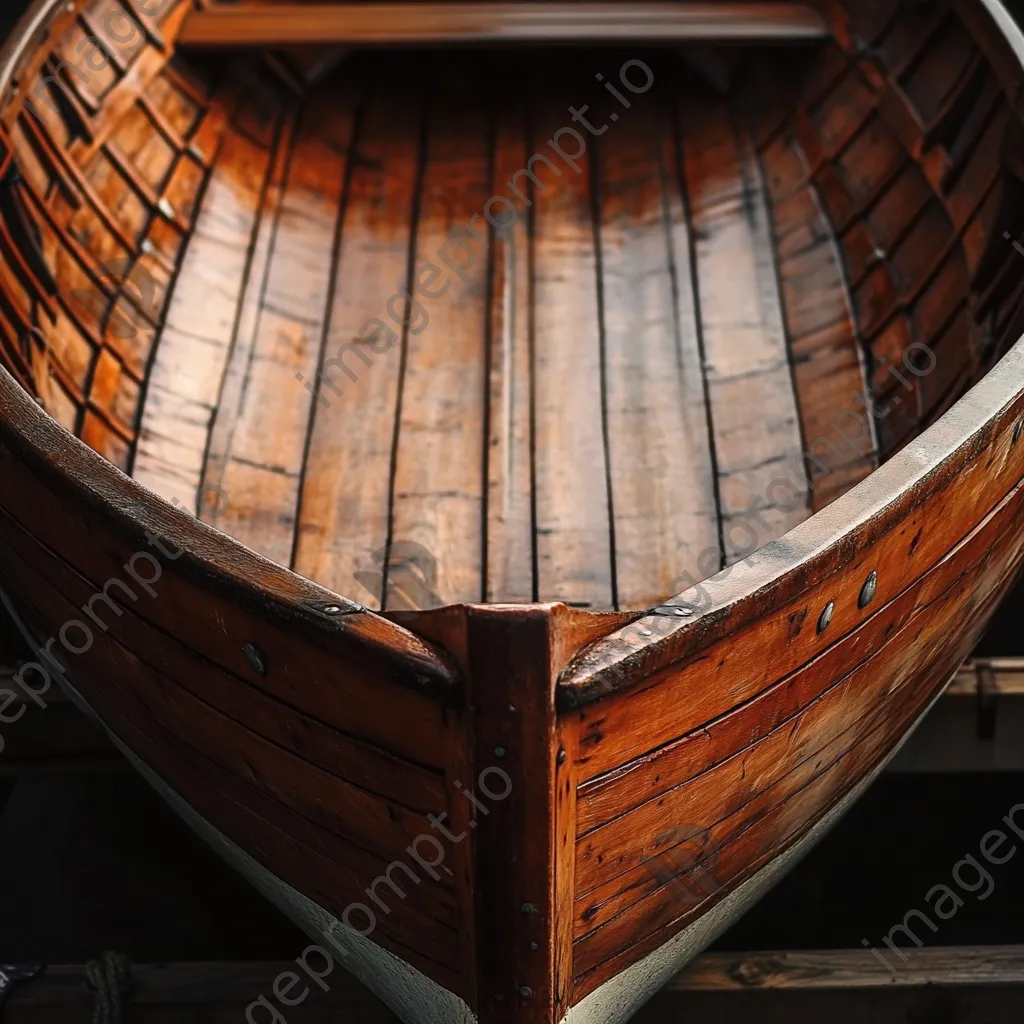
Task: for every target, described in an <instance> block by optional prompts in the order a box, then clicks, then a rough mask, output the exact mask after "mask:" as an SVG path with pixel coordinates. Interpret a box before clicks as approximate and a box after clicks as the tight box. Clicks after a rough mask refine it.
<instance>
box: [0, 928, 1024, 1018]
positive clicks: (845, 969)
mask: <svg viewBox="0 0 1024 1024" xmlns="http://www.w3.org/2000/svg"><path fill="white" fill-rule="evenodd" d="M309 963H310V967H311V969H314V970H315V971H317V972H322V973H323V975H324V977H323V981H324V983H325V984H326V985H327V986H328V989H329V991H327V992H323V991H321V989H320V988H319V987H317V985H316V983H315V980H314V979H313V978H312V977H310V978H308V979H307V977H306V975H305V974H304V973H302V967H301V965H299V967H298V971H299V977H300V978H301V979H302V982H303V983H305V984H308V985H309V988H310V990H311V993H310V997H309V998H307V999H305V1000H304V1001H303V1002H302V1003H301V1004H299V1005H297V1006H294V1007H288V1012H287V1016H288V1021H289V1024H291V1022H294V1024H328V1022H329V1021H334V1020H336V1019H338V1016H339V1015H341V1016H343V1017H344V1018H345V1019H352V1020H358V1021H359V1022H360V1024H394V1022H395V1021H396V1020H397V1018H396V1017H394V1016H393V1015H392V1014H391V1013H390V1012H389V1011H388V1010H387V1008H386V1007H385V1006H384V1005H383V1003H381V1002H380V1001H379V1000H378V999H377V998H376V997H375V996H373V995H372V994H371V993H370V992H369V991H367V990H366V989H365V988H364V987H363V986H362V985H360V984H359V983H358V982H357V981H356V980H355V979H354V978H353V977H352V976H351V975H350V974H348V973H347V972H346V971H344V970H343V969H341V968H340V967H339V965H338V964H337V963H335V964H334V966H333V967H332V968H331V970H330V972H328V971H327V970H326V967H324V966H323V965H321V963H320V961H319V960H318V959H314V958H311V959H310V961H309ZM295 971H296V963H295V961H294V960H286V961H245V962H229V961H220V962H216V961H212V962H203V963H187V962H175V963H166V964H133V965H132V990H131V993H130V995H129V997H128V1001H127V1006H128V1008H129V1011H128V1012H130V1013H131V1015H132V1019H133V1020H138V1021H139V1022H140V1024H150V1022H153V1024H157V1022H164V1021H167V1020H170V1019H177V1017H173V1018H172V1016H170V1015H172V1014H180V1013H188V1015H189V1020H190V1021H194V1022H195V1024H228V1022H229V1021H232V1020H237V1018H238V1008H239V1007H240V1006H241V1007H243V1008H245V1007H247V1006H248V1005H250V1004H251V1003H252V1002H253V1000H254V999H256V998H258V996H259V994H260V993H265V994H267V998H268V1000H273V999H274V997H273V996H272V995H270V993H271V991H272V985H273V981H274V979H275V978H277V977H278V976H280V975H284V974H285V973H286V972H295ZM85 979H86V968H85V965H84V964H55V965H50V966H48V967H47V968H46V971H45V972H44V973H42V974H40V975H39V976H38V977H37V978H36V979H34V980H33V981H31V982H29V983H27V984H24V985H21V986H18V987H16V988H15V989H14V990H13V992H12V994H11V995H10V996H9V999H8V1002H7V1004H6V1005H5V1020H7V1021H9V1022H10V1024H43V1022H46V1024H80V1022H81V1021H82V1020H84V1019H85V1018H86V1017H87V1016H88V1014H89V1013H90V1012H91V1010H92V1009H93V1006H94V999H95V997H94V996H93V994H92V993H91V992H90V991H89V989H88V986H87V985H86V983H85ZM1021 988H1024V946H1014V945H1006V946H947V947H944V946H934V947H929V946H926V947H924V948H922V949H917V950H914V952H913V956H911V957H910V958H909V960H908V962H907V963H906V964H902V963H901V964H900V966H899V970H898V971H897V972H896V974H895V975H893V974H891V973H890V972H889V971H887V970H886V969H885V967H884V966H883V965H882V964H880V963H879V962H878V960H877V959H875V957H873V956H872V954H871V952H870V951H869V950H865V949H835V950H763V951H749V952H737V953H704V954H703V955H702V956H700V957H699V958H698V959H697V960H696V961H694V963H693V964H692V965H691V966H689V967H687V968H686V969H685V970H684V971H682V972H680V973H679V974H678V975H676V977H675V978H673V979H672V981H670V982H669V983H668V985H666V986H665V988H664V989H662V991H661V992H660V993H659V994H658V995H657V996H655V998H654V999H653V1000H652V1001H651V1003H650V1004H649V1005H648V1006H647V1007H646V1008H645V1009H643V1010H641V1011H640V1013H639V1014H638V1016H637V1017H636V1018H635V1024H668V1022H670V1021H675V1020H677V1019H678V1016H679V1014H680V1013H682V1012H685V1014H686V1020H687V1021H690V1022H695V1024H721V1022H722V1021H726V1022H730V1024H731V1022H732V1021H734V1020H735V1021H742V1020H750V1019H756V1020H758V1021H766V1022H768V1024H780V1022H789V1021H792V1020H805V1019H806V1020H811V1019H813V1020H824V1019H828V1020H836V1021H839V1022H840V1024H853V1022H857V1024H860V1022H863V1021H864V1020H867V1019H871V1020H872V1021H881V1022H882V1024H903V1022H904V1021H906V1020H907V1019H908V1016H907V1014H908V1010H909V1011H910V1012H913V1008H914V1007H915V1006H923V1005H925V1004H922V1003H921V1001H920V1000H921V997H922V996H924V995H926V994H930V995H931V1001H930V1003H928V1004H927V1005H929V1006H931V1008H932V1011H933V1012H936V1007H938V1006H945V1005H947V1004H950V1001H954V1000H955V1002H956V1005H957V1007H959V1011H958V1012H960V1013H961V1015H962V1019H964V1020H965V1021H967V1022H970V1024H974V1022H975V1021H981V1020H990V1021H992V1020H1000V1021H1001V1020H1013V1019H1014V1017H1013V1016H1012V1014H1013V1012H1014V1011H1015V1010H1016V1008H1017V1006H1018V1001H1019V999H1020V990H1021ZM301 991H302V985H298V986H297V987H296V992H301ZM260 1012H261V1011H259V1010H257V1011H254V1014H256V1015H258V1014H259V1013H260ZM964 1014H966V1016H964Z"/></svg>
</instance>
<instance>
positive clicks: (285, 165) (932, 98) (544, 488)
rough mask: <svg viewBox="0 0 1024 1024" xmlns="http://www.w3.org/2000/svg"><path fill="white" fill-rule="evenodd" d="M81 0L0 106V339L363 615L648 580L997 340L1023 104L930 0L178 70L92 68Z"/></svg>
mask: <svg viewBox="0 0 1024 1024" xmlns="http://www.w3.org/2000/svg"><path fill="white" fill-rule="evenodd" d="M103 4H104V0H98V2H97V3H96V4H92V5H86V6H85V8H84V11H83V14H82V16H81V18H79V19H77V21H76V23H75V24H74V25H73V26H72V27H71V28H70V29H69V30H68V32H67V34H66V36H65V37H64V38H63V39H62V40H61V41H60V42H59V44H58V45H57V46H56V47H55V54H54V57H53V61H56V60H57V58H63V60H64V61H65V62H66V63H65V64H64V65H63V66H62V68H61V70H60V71H59V72H58V73H56V74H53V75H50V76H48V77H47V76H43V77H44V79H45V81H44V83H43V84H40V85H39V86H37V87H35V88H34V89H33V90H30V95H29V96H27V97H26V104H25V106H24V107H20V108H19V111H18V113H17V114H13V113H12V114H10V115H9V116H8V119H7V124H6V130H7V143H6V157H5V159H6V163H5V166H6V168H7V170H6V177H5V182H6V186H7V187H6V193H7V198H6V203H7V206H8V208H9V209H11V210H12V211H14V212H15V214H16V216H14V217H13V218H12V219H11V221H10V223H9V227H8V232H9V234H8V239H7V246H6V248H5V249H4V252H3V254H2V255H3V273H4V284H5V291H4V308H3V309H2V310H0V314H2V317H3V322H2V326H3V328H4V335H5V337H6V338H7V339H8V341H7V345H8V351H7V355H6V358H7V361H8V363H9V364H10V365H11V366H12V368H15V369H16V370H18V371H19V375H20V377H21V379H22V381H23V382H24V383H26V384H28V385H29V386H30V387H32V388H33V390H34V391H35V392H36V393H37V394H38V395H39V396H40V399H41V401H42V403H43V405H44V407H45V408H46V409H47V411H48V412H50V413H51V414H52V415H53V416H55V417H56V418H57V419H58V421H59V422H61V423H62V424H63V425H64V426H66V427H67V428H68V429H69V430H72V431H74V432H75V433H76V434H78V435H79V436H80V437H81V438H82V439H83V440H84V441H85V442H86V443H87V444H89V445H90V446H91V447H93V448H94V449H95V450H96V451H98V452H100V453H101V454H102V455H104V456H105V457H106V458H108V459H109V460H111V461H112V462H113V463H114V464H115V465H117V466H119V467H120V468H122V469H124V470H125V471H126V472H128V473H129V474H130V475H132V476H133V477H134V478H135V479H136V480H138V481H139V482H140V483H141V484H143V485H144V486H146V487H147V488H150V489H151V490H153V491H155V492H156V493H157V494H159V495H161V496H162V497H164V498H165V499H167V500H171V501H175V502H179V503H181V504H182V505H184V506H186V507H192V508H193V511H195V512H196V513H197V514H198V515H199V516H201V517H202V518H203V519H205V520H206V521H207V522H210V523H212V524H214V525H215V526H216V527H217V528H218V529H220V530H223V531H225V532H227V533H229V534H230V535H232V536H233V537H235V538H237V539H238V540H240V541H242V542H243V543H245V544H246V545H248V546H249V547H251V548H253V549H255V550H256V551H259V552H260V553H262V554H264V555H266V556H268V557H269V558H272V559H273V560H275V561H276V562H278V563H280V564H281V565H284V566H288V567H290V568H293V569H294V570H295V571H296V572H298V573H300V574H302V575H304V576H306V577H307V578H309V579H311V580H314V581H316V582H318V583H321V584H323V585H324V586H326V587H328V588H330V589H332V590H335V591H337V592H338V593H340V594H343V595H345V596H346V597H349V598H351V599H353V600H355V601H358V602H361V603H362V604H364V605H365V606H367V607H369V608H374V609H380V608H382V609H384V610H386V611H387V610H392V611H393V610H401V609H403V608H409V607H418V608H430V607H438V606H443V605H450V604H458V603H462V602H493V603H530V602H534V601H563V602H565V603H567V604H569V605H571V606H574V607H578V608H585V609H595V610H603V609H622V610H632V609H642V608H646V607H650V606H653V605H656V604H657V603H658V602H660V601H662V600H665V599H667V598H668V597H669V596H670V595H672V594H674V593H677V592H678V591H680V590H681V589H685V586H688V585H691V584H693V583H696V582H698V581H699V580H700V579H702V578H704V577H707V576H711V575H713V574H714V573H716V572H717V571H718V570H719V569H721V568H722V567H723V566H726V565H729V564H731V563H733V562H735V561H737V560H738V559H740V558H743V557H746V556H747V555H749V554H750V553H751V552H752V551H753V550H755V549H757V548H759V547H760V546H761V545H763V544H764V543H765V542H766V541H768V540H770V539H773V538H778V537H781V536H782V535H784V534H785V533H786V532H787V531H788V530H789V529H791V528H792V527H793V526H795V525H796V524H797V523H799V522H800V521H802V520H803V519H805V518H806V517H807V516H808V515H810V514H811V513H812V512H814V511H816V510H818V509H820V508H822V507H824V506H825V505H827V504H828V503H829V502H831V501H832V500H833V499H834V498H836V497H837V496H838V495H840V494H842V493H843V492H844V491H846V490H847V489H848V488H850V487H851V486H853V485H854V484H856V483H857V482H858V481H860V480H862V479H863V478H864V477H865V476H866V475H867V474H869V473H870V472H871V470H872V469H873V468H875V467H876V466H877V465H878V464H879V463H880V462H881V461H884V460H885V459H887V458H888V457H890V456H891V455H892V454H894V453H895V452H896V451H898V450H900V449H901V448H902V446H903V445H905V444H906V443H907V441H908V440H910V439H911V438H912V437H914V436H916V434H917V433H918V432H919V431H920V430H921V429H922V428H923V427H925V426H927V425H928V424H929V423H930V422H932V421H933V420H934V419H935V418H936V417H937V416H938V415H940V414H941V413H942V412H943V411H944V410H945V409H947V408H948V407H949V406H950V405H951V404H952V402H953V401H954V400H955V399H956V398H957V397H958V396H959V395H960V394H962V393H963V392H964V390H965V389H966V388H967V387H969V386H970V384H971V383H972V382H973V381H974V380H976V379H977V378H978V376H979V375H980V374H981V373H983V372H984V370H985V369H986V368H987V367H988V366H989V365H990V364H991V363H992V361H993V359H994V358H995V357H996V356H997V355H998V354H999V353H1000V351H1001V350H1002V349H1003V348H1004V347H1005V344H1006V341H1007V339H1008V338H1010V337H1011V336H1013V329H1008V328H1009V325H1010V321H1011V319H1012V317H1013V314H1014V312H1015V310H1016V309H1017V305H1016V300H1017V298H1018V295H1017V293H1016V292H1013V294H1011V295H1010V296H1009V297H1008V298H1007V296H1006V292H1007V290H1008V289H1009V290H1011V291H1012V288H1010V286H1009V285H1008V283H1007V275H1006V273H1005V270H1004V267H1005V264H1006V262H1007V254H1006V243H1005V242H1004V240H1003V237H1002V232H1003V230H1010V229H1013V228H1015V227H1018V226H1020V225H1018V223H1017V221H1016V220H1015V219H1014V218H1015V217H1016V214H1015V213H1014V209H1015V208H1010V207H1009V201H1010V190H1011V184H1010V181H1009V179H1008V176H1007V174H1006V172H1005V170H1004V168H1003V167H1002V166H1001V163H1000V156H1001V154H1002V153H1004V152H1005V151H1006V148H1007V146H1008V144H1009V143H1010V142H1011V141H1014V140H1015V139H1016V135H1015V133H1016V130H1017V129H1016V128H1015V127H1014V125H1013V124H1012V123H1011V121H1010V120H1009V119H1008V107H1007V104H1006V102H1005V99H1004V98H1003V95H1002V93H1001V90H1000V88H999V82H998V79H997V76H996V75H994V74H993V73H992V71H991V69H990V68H989V67H988V66H987V64H986V62H985V61H983V60H982V59H981V58H980V56H979V51H978V49H977V47H976V46H975V45H974V44H973V42H972V40H971V38H970V37H969V35H967V34H965V33H964V32H963V31H962V30H961V28H960V22H959V21H958V19H957V17H956V16H955V14H953V13H950V12H946V11H945V7H944V6H943V5H940V6H942V11H943V12H944V13H941V14H939V13H936V9H934V8H933V7H932V6H930V5H924V6H920V7H914V8H913V9H912V12H908V13H907V14H905V15H904V16H903V19H904V20H905V21H906V23H907V24H906V26H903V25H902V24H901V25H898V26H896V27H895V28H891V29H889V30H888V31H887V32H885V33H884V34H883V35H882V36H881V37H880V38H879V41H878V43H877V48H876V50H875V51H874V52H873V53H872V57H871V59H870V60H862V61H859V62H853V63H851V62H850V60H849V58H848V56H847V54H845V53H844V51H843V50H842V48H841V47H840V45H839V44H838V43H837V42H835V41H831V40H830V41H828V42H826V43H824V44H819V45H815V46H810V47H808V46H796V45H788V46H776V47H775V48H771V47H765V48H757V49H751V48H749V47H748V48H736V47H732V48H730V47H717V48H711V47H707V46H704V47H701V46H699V45H696V44H691V45H689V46H686V47H682V48H681V49H678V48H668V49H661V50H654V51H651V50H646V49H643V48H642V47H641V48H639V49H638V48H634V49H633V50H628V51H627V50H620V51H594V50H591V49H582V50H581V49H579V48H577V49H575V50H570V51H566V50H559V49H543V50H539V51H538V50H536V49H525V50H524V49H513V50H505V51H484V52H481V51H466V50H447V51H436V50H435V51H426V52H422V51H419V52H417V51H412V52H410V51H388V50H368V51H357V52H356V53H355V54H351V55H347V56H346V54H345V51H340V52H335V51H331V50H327V51H326V53H325V54H321V55H320V59H319V60H318V61H316V62H312V61H310V60H309V59H306V60H305V61H303V60H302V59H301V58H298V57H297V56H296V54H297V53H299V52H300V51H292V53H291V54H290V55H289V53H288V52H275V53H272V54H271V55H270V56H264V55H260V54H259V53H256V54H253V53H235V54H228V55H223V56H211V55H210V54H208V53H206V52H205V51H201V52H199V53H197V54H195V55H194V56H193V57H192V58H191V59H189V58H188V57H187V56H186V57H184V58H183V57H182V56H181V55H175V56H174V57H173V58H171V59H170V60H167V59H166V58H167V57H168V56H169V54H167V53H165V52H162V51H160V50H159V49H158V48H155V47H152V46H146V45H143V40H145V32H144V31H143V29H144V27H145V26H142V25H141V24H140V25H139V26H138V34H137V39H136V38H135V37H134V36H133V37H132V38H131V39H130V40H129V41H128V42H127V43H118V42H117V40H116V39H112V40H110V42H111V49H112V54H113V56H112V57H111V58H110V59H108V56H107V55H106V54H105V53H104V52H103V51H102V50H99V49H97V46H96V43H93V42H90V39H89V31H90V27H92V28H96V29H97V31H99V32H100V33H101V35H100V36H99V38H100V39H103V38H106V37H105V36H103V35H102V31H103V27H102V25H100V24H99V23H100V21H101V20H102V19H101V17H100V13H101V12H100V9H101V8H103ZM186 6H187V5H186ZM859 6H860V5H851V18H852V19H853V23H854V24H855V26H856V24H857V22H858V19H859V20H860V21H861V22H863V23H869V22H870V21H871V18H872V17H874V18H876V19H879V18H880V15H879V14H878V13H877V11H875V8H878V7H884V6H885V5H867V7H870V8H871V9H870V10H868V9H862V10H857V9H855V8H857V7H859ZM103 10H104V11H105V8H103ZM182 10H183V8H182V5H175V4H168V5H166V9H165V11H164V13H163V15H162V17H163V18H165V19H166V22H165V24H167V25H168V31H173V27H174V23H175V21H176V20H180V14H181V12H182ZM911 25H912V26H913V28H911V27H910V26H911ZM120 31H121V33H122V34H125V33H124V30H123V29H121V30H120ZM76 61H77V62H78V63H77V64H76V63H75V62H76ZM79 65H81V66H80V67H79ZM141 65H146V66H145V67H142V66H141ZM50 66H51V67H56V64H55V63H51V65H50ZM880 67H891V69H892V74H891V76H890V77H885V76H884V75H882V74H881V72H880V70H879V68H880ZM143 78H144V82H145V84H144V87H143V84H142V80H141V79H143ZM133 79H135V80H137V84H135V85H134V86H132V87H130V88H128V87H126V85H131V83H132V81H133ZM923 146H927V147H928V153H927V156H928V159H927V160H922V159H921V156H922V154H921V150H922V147H923ZM1013 189H1014V190H1015V189H1016V183H1014V185H1013ZM1015 194H1016V193H1015V191H1014V196H1015ZM19 231H20V233H21V234H20V237H15V233H16V232H19ZM993 250H994V251H993ZM1001 271H1002V273H1000V272H1001ZM1004 299H1005V300H1006V301H1004Z"/></svg>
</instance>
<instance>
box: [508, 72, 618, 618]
mask: <svg viewBox="0 0 1024 1024" xmlns="http://www.w3.org/2000/svg"><path fill="white" fill-rule="evenodd" d="M556 87H557V86H556ZM538 95H542V93H540V90H539V89H538ZM563 115H564V107H558V106H556V105H555V103H554V102H553V101H550V100H546V101H544V102H543V103H540V104H538V109H537V110H536V111H535V113H534V124H535V125H536V135H535V139H536V141H537V142H539V140H542V139H548V138H551V137H552V133H553V132H554V131H556V130H557V129H558V127H559V126H560V125H561V124H563V123H564V116H563ZM593 142H594V140H591V144H593ZM569 152H572V150H569ZM591 160H592V155H591V154H587V155H586V156H585V157H583V158H582V159H581V160H574V161H573V162H572V163H571V164H570V163H565V162H563V161H562V160H561V159H560V158H559V157H558V156H557V155H556V154H555V152H554V151H553V150H550V149H548V148H547V147H545V148H543V149H540V150H539V157H538V158H535V159H534V160H533V165H532V167H531V168H530V170H532V172H533V173H534V175H535V176H536V178H537V182H538V183H534V184H533V186H532V189H533V190H532V193H529V194H528V195H529V196H531V197H532V202H533V204H534V208H533V246H534V249H533V267H534V279H533V289H534V291H533V316H534V378H533V386H534V416H535V424H536V439H535V445H536V450H535V465H536V477H535V480H536V484H535V486H536V492H535V494H536V497H535V500H536V509H537V513H536V534H537V540H536V544H537V586H538V597H539V599H540V600H542V601H564V602H565V603H566V604H568V605H572V606H576V607H583V608H595V609H597V608H613V607H614V606H615V592H614V590H615V588H614V583H613V576H614V565H613V561H612V553H611V548H612V521H611V510H610V508H609V494H608V480H607V469H606V467H607V451H606V448H605V436H604V426H603V417H604V401H605V396H604V393H603V386H604V372H603V367H602V359H603V355H602V338H601V321H600V305H599V303H600V298H599V292H598V263H597V259H598V253H597V242H596V239H595V226H594V219H593V214H594V207H593V196H592V190H591V183H590V161H591ZM524 181H525V182H528V179H525V175H520V177H519V179H518V183H519V187H520V188H522V187H523V184H524ZM527 187H529V185H528V183H527Z"/></svg>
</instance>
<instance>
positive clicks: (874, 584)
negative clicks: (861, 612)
mask: <svg viewBox="0 0 1024 1024" xmlns="http://www.w3.org/2000/svg"><path fill="white" fill-rule="evenodd" d="M877 589H878V573H877V572H875V571H874V570H872V572H871V575H870V576H868V578H867V579H866V580H865V581H864V586H863V587H861V588H860V597H859V598H858V599H857V606H858V607H859V608H866V607H867V606H868V605H869V604H870V603H871V599H872V598H873V597H874V596H875V591H876V590H877Z"/></svg>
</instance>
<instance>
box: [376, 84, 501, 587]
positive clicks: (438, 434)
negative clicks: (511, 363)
mask: <svg viewBox="0 0 1024 1024" xmlns="http://www.w3.org/2000/svg"><path fill="white" fill-rule="evenodd" d="M431 111H432V112H431V116H430V118H429V121H428V132H427V138H428V142H427V160H426V166H425V168H424V172H423V179H422V183H421V186H420V188H421V197H420V206H419V219H418V222H417V228H416V251H415V257H414V266H415V267H416V268H417V269H416V271H415V274H414V280H413V282H412V288H411V295H412V302H413V303H415V305H413V306H411V307H410V316H411V317H413V316H414V317H415V319H414V322H413V323H412V324H410V325H409V327H408V329H407V331H406V339H405V367H404V369H405V372H404V374H403V378H402V395H401V406H400V408H401V414H400V416H399V419H398V423H397V426H396V433H395V444H396V450H395V467H394V482H393V484H392V498H391V525H390V531H389V537H388V560H387V563H386V564H385V572H387V573H388V576H389V580H390V577H391V573H392V570H394V571H395V572H396V573H397V572H399V571H400V570H401V568H402V564H403V562H404V561H405V560H406V559H407V558H408V559H411V560H412V561H413V562H416V561H417V557H418V559H419V560H422V559H423V558H425V557H427V555H424V554H422V553H421V551H425V552H427V553H429V557H430V559H431V560H432V563H433V564H432V565H429V566H420V571H421V572H423V571H426V573H427V575H428V577H429V579H428V582H429V583H430V586H429V588H428V594H427V603H426V604H424V603H423V602H422V601H420V602H418V604H419V606H420V607H431V606H440V605H445V604H458V603H460V602H473V601H480V600H481V599H482V598H483V591H484V581H483V552H484V536H483V527H484V445H485V437H486V430H487V425H486V409H485V404H486V397H487V396H486V393H487V373H486V369H487V351H486V343H487V336H488V331H487V312H488V308H487V284H488V265H489V261H490V254H489V252H488V251H487V250H486V249H485V247H484V246H485V244H486V243H481V242H478V241H476V240H474V239H473V238H472V237H471V236H470V235H469V234H468V233H463V232H461V231H459V230H458V228H459V226H460V225H466V224H469V223H471V222H472V223H475V224H476V225H478V227H477V228H476V230H477V231H478V233H483V232H486V225H485V221H484V219H483V215H482V211H483V210H484V207H485V204H486V203H487V201H488V199H489V198H490V197H491V192H490V184H491V183H490V181H489V180H488V178H489V173H488V172H489V164H490V156H491V154H490V153H489V148H490V147H489V145H488V123H487V121H488V119H487V111H486V108H485V106H484V105H483V104H482V103H481V102H480V97H475V98H474V97H467V96H463V95H458V94H457V93H454V92H447V91H446V90H444V89H443V88H441V89H438V90H435V91H434V93H433V96H432V102H431ZM471 218H472V219H473V221H471ZM439 252H442V253H444V254H445V255H446V256H447V258H448V259H449V260H450V261H451V264H452V265H454V266H455V267H457V268H458V269H456V270H454V271H453V270H452V269H451V266H450V265H449V266H444V265H440V266H439V265H438V264H439V263H443V258H441V259H439V257H438V255H437V254H438V253H439ZM410 551H411V552H412V554H407V552H410ZM389 589H390V588H389ZM386 596H387V598H388V599H389V602H390V603H389V604H386V605H385V607H391V606H393V603H394V597H393V595H392V594H390V593H389V594H387V595H386Z"/></svg>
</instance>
